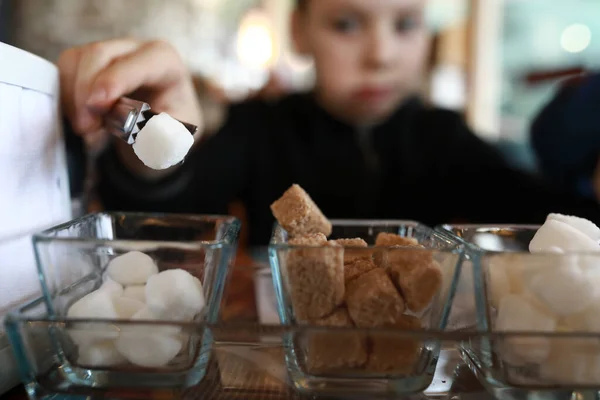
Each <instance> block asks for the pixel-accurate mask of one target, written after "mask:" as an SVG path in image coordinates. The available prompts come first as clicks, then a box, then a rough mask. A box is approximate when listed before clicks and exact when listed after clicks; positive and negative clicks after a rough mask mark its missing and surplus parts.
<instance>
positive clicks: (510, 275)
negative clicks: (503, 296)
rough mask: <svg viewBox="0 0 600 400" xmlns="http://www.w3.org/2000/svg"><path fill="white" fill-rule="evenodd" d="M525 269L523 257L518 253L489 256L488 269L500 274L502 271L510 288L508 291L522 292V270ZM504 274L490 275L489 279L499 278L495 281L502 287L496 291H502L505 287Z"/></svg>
mask: <svg viewBox="0 0 600 400" xmlns="http://www.w3.org/2000/svg"><path fill="white" fill-rule="evenodd" d="M524 269H525V264H524V262H523V257H522V256H521V255H520V254H502V255H499V256H491V257H490V262H489V267H488V271H493V272H492V274H493V273H498V274H500V273H501V272H504V274H505V275H506V278H507V279H508V286H509V288H510V293H514V294H520V293H521V292H523V270H524ZM503 278H504V276H503V275H501V276H499V277H495V276H490V279H492V280H493V279H500V281H499V282H497V284H498V285H500V287H499V288H504V289H503V290H500V292H497V293H503V292H504V290H505V289H506V288H505V287H504V284H505V282H504V279H503Z"/></svg>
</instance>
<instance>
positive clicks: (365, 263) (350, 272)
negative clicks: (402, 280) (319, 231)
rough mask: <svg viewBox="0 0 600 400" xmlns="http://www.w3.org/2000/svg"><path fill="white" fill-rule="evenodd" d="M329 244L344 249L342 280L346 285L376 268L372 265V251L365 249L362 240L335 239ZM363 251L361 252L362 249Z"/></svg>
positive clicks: (365, 245)
mask: <svg viewBox="0 0 600 400" xmlns="http://www.w3.org/2000/svg"><path fill="white" fill-rule="evenodd" d="M329 243H334V244H338V245H340V246H342V247H344V280H345V281H346V283H348V282H350V281H351V280H353V279H355V278H357V277H359V276H361V275H362V274H364V273H367V272H369V271H371V270H372V269H375V268H377V266H376V265H375V263H373V251H372V250H371V249H367V247H368V244H367V242H365V241H364V240H363V239H360V238H356V239H337V240H330V241H329ZM363 247H364V248H365V250H362V248H363Z"/></svg>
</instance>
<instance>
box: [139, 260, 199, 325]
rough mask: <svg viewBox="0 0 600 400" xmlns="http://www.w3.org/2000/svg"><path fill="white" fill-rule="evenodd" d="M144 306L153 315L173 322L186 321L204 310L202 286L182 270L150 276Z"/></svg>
mask: <svg viewBox="0 0 600 400" xmlns="http://www.w3.org/2000/svg"><path fill="white" fill-rule="evenodd" d="M146 304H147V305H148V309H149V310H150V311H151V312H152V313H153V314H155V315H157V316H159V317H161V318H163V319H167V320H173V321H188V320H191V319H192V318H193V317H194V316H195V315H197V314H198V313H200V312H201V311H202V309H203V308H204V293H203V290H202V285H199V281H198V280H197V279H195V278H194V276H193V275H191V274H190V273H189V272H187V271H184V270H182V269H171V270H167V271H163V272H161V273H160V274H158V275H154V276H151V277H150V279H148V283H147V284H146Z"/></svg>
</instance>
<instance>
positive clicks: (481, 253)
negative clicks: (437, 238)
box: [440, 225, 600, 398]
mask: <svg viewBox="0 0 600 400" xmlns="http://www.w3.org/2000/svg"><path fill="white" fill-rule="evenodd" d="M440 228H443V229H444V230H445V231H448V232H452V233H453V234H454V235H456V236H457V237H458V238H460V239H461V240H463V241H464V242H465V243H468V244H469V245H470V246H471V250H470V251H469V250H468V251H469V252H470V257H471V258H472V259H473V262H474V264H475V268H474V279H475V282H474V287H475V288H474V290H475V298H476V312H477V321H478V329H479V330H480V331H481V332H484V333H486V335H483V336H481V337H475V338H474V339H472V340H470V341H469V342H468V344H467V345H466V346H465V347H464V349H463V356H464V358H465V360H466V361H467V362H468V363H469V364H470V365H471V367H472V369H473V370H474V371H476V372H477V374H478V376H479V377H480V379H483V380H484V381H485V383H486V384H487V385H488V387H491V388H493V390H504V389H505V388H518V389H520V390H523V396H524V398H555V397H554V396H555V395H556V391H557V390H562V391H565V390H566V391H569V389H571V390H577V391H581V390H592V391H596V390H598V389H600V307H598V305H597V304H600V290H598V288H599V287H600V254H598V253H596V254H593V253H571V254H552V253H543V254H541V253H529V252H528V248H529V242H530V241H531V239H532V238H533V236H534V235H535V233H536V232H537V230H538V229H539V226H536V225H514V226H508V225H503V226H491V225H480V226H477V225H467V226H444V227H440Z"/></svg>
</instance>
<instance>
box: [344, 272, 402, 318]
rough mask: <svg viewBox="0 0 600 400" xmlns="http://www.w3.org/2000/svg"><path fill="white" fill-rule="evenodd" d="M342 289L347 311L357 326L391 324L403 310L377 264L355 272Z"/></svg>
mask: <svg viewBox="0 0 600 400" xmlns="http://www.w3.org/2000/svg"><path fill="white" fill-rule="evenodd" d="M346 289H347V290H346V304H347V306H348V312H349V313H350V317H351V318H352V320H353V321H354V323H355V324H356V325H357V326H359V327H361V328H370V327H378V326H384V325H388V324H393V323H395V322H396V321H397V320H398V318H400V316H401V315H402V313H403V312H404V309H405V306H404V300H402V297H401V296H400V294H399V293H398V291H397V290H396V288H395V287H394V284H393V283H392V281H391V280H390V278H389V276H388V275H387V274H386V272H385V271H384V270H383V269H381V268H375V269H373V270H371V271H369V272H367V273H366V274H363V275H361V276H359V277H358V278H356V279H354V280H353V281H351V282H349V283H348V286H347V288H346Z"/></svg>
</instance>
